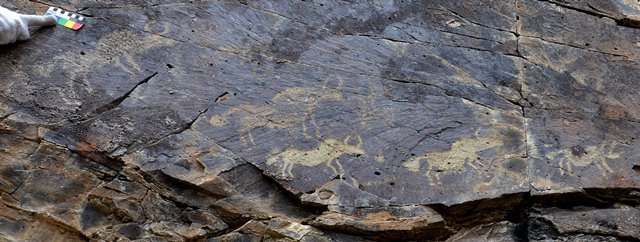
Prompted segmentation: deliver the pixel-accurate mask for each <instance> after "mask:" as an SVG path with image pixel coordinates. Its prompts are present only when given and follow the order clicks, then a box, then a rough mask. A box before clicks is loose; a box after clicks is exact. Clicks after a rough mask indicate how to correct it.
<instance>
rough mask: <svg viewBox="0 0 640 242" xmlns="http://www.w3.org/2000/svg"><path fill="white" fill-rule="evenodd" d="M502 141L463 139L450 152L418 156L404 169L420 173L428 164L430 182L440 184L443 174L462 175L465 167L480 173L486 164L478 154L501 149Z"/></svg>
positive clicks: (405, 165)
mask: <svg viewBox="0 0 640 242" xmlns="http://www.w3.org/2000/svg"><path fill="white" fill-rule="evenodd" d="M502 145H503V142H502V140H500V139H498V138H496V137H494V136H489V137H483V138H475V137H474V138H463V139H460V140H457V141H455V142H454V143H453V145H452V146H451V149H450V150H447V151H441V152H431V153H427V154H425V155H423V156H417V157H414V158H412V159H409V160H407V161H405V162H404V167H405V168H407V169H408V170H410V171H414V172H419V171H420V169H421V168H422V166H423V164H426V172H425V175H426V176H427V177H428V179H429V182H431V183H437V184H440V183H441V181H440V177H441V176H442V175H443V174H451V173H461V172H463V171H465V166H468V167H471V168H473V169H474V170H476V171H479V170H480V169H481V168H482V167H483V166H484V164H483V163H482V161H483V159H482V158H481V157H480V156H479V155H478V152H481V151H484V150H488V149H493V148H500V147H501V146H502Z"/></svg>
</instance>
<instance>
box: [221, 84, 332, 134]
mask: <svg viewBox="0 0 640 242" xmlns="http://www.w3.org/2000/svg"><path fill="white" fill-rule="evenodd" d="M338 80H339V83H338V87H337V90H336V89H331V88H328V84H329V82H328V81H326V82H325V83H324V85H323V86H322V88H307V87H293V88H288V89H285V90H284V91H282V92H280V93H278V94H277V95H275V96H274V97H273V98H272V99H271V101H272V102H270V104H266V105H259V106H258V105H238V106H236V107H232V108H230V109H228V110H227V111H225V112H224V113H222V114H220V115H214V116H213V117H211V119H210V123H211V125H213V126H214V127H219V126H224V125H227V124H229V119H231V118H236V117H237V118H239V121H240V125H241V127H240V133H241V135H242V136H241V138H242V139H243V141H245V142H251V143H253V144H255V142H254V140H253V137H252V136H251V131H252V130H254V129H256V128H258V127H269V128H274V129H287V130H291V129H295V128H296V127H300V128H301V129H302V134H303V135H304V137H305V138H314V137H315V138H318V137H320V126H318V124H317V122H316V118H315V111H316V109H317V107H318V103H320V102H323V101H333V102H339V101H341V100H342V92H341V91H339V90H340V89H341V88H342V86H343V84H344V81H343V80H342V79H341V78H338ZM309 123H310V124H309ZM309 126H311V127H309Z"/></svg>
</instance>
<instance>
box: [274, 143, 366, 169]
mask: <svg viewBox="0 0 640 242" xmlns="http://www.w3.org/2000/svg"><path fill="white" fill-rule="evenodd" d="M365 153H366V152H365V150H364V148H363V142H362V138H361V137H360V136H355V137H352V136H347V137H346V138H344V140H342V141H339V140H336V139H331V138H329V139H325V140H323V141H321V142H320V144H319V145H318V147H316V148H315V149H311V150H299V149H296V148H289V149H287V150H285V151H283V152H281V153H278V154H274V155H271V156H269V157H268V158H267V165H271V166H274V165H279V166H281V167H282V168H281V171H280V173H281V175H282V176H284V177H293V173H292V171H291V170H292V169H293V167H294V166H295V165H302V166H307V167H312V166H318V165H321V164H326V165H327V166H328V167H329V168H330V169H331V170H332V171H333V172H334V173H335V174H340V173H342V172H344V170H343V168H342V164H341V163H340V161H339V160H338V158H339V157H340V156H342V155H344V154H351V155H365ZM334 160H335V165H336V166H337V169H336V166H334V165H333V164H332V161H334Z"/></svg>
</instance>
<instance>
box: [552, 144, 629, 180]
mask: <svg viewBox="0 0 640 242" xmlns="http://www.w3.org/2000/svg"><path fill="white" fill-rule="evenodd" d="M546 157H547V159H549V160H552V161H555V162H558V166H559V168H560V174H561V175H564V173H565V171H566V172H569V174H572V175H574V173H573V168H574V167H586V166H590V165H595V166H596V167H597V168H598V170H600V173H601V174H602V175H603V176H605V175H607V172H612V170H611V167H609V164H608V163H607V160H608V159H616V158H620V154H618V153H613V152H612V151H611V150H610V149H607V146H606V145H602V146H600V147H597V146H587V147H586V148H583V147H581V146H574V147H572V148H571V149H570V150H566V149H565V150H560V151H555V152H549V153H547V154H546Z"/></svg>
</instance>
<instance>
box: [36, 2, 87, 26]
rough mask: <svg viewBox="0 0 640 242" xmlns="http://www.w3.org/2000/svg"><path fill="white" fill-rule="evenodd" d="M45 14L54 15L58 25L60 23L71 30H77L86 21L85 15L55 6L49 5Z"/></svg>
mask: <svg viewBox="0 0 640 242" xmlns="http://www.w3.org/2000/svg"><path fill="white" fill-rule="evenodd" d="M45 14H46V15H53V16H54V17H56V20H57V21H58V25H62V26H64V27H67V28H70V29H73V30H79V29H80V28H82V26H84V24H85V23H86V22H85V21H86V18H85V17H83V16H80V15H77V14H75V13H71V12H67V11H64V10H62V9H59V8H55V7H50V8H49V10H47V13H45Z"/></svg>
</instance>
